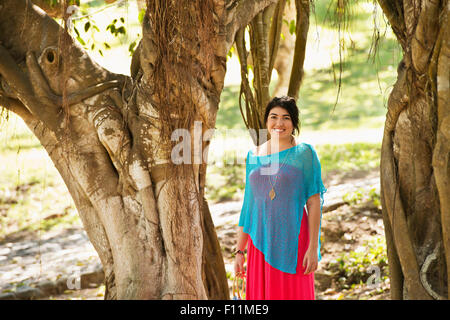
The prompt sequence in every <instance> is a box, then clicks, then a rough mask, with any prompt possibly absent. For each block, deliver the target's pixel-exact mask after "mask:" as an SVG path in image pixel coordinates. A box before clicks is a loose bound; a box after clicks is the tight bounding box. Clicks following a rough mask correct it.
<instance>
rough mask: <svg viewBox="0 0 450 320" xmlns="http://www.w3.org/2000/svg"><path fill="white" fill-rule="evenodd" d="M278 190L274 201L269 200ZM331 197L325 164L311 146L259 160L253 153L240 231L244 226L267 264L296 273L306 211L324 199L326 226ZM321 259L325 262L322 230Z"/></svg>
mask: <svg viewBox="0 0 450 320" xmlns="http://www.w3.org/2000/svg"><path fill="white" fill-rule="evenodd" d="M277 176H278V177H277ZM269 179H270V180H269ZM272 185H273V186H274V190H275V198H274V199H273V200H271V199H270V196H269V192H270V190H271V189H272ZM325 192H326V188H325V187H324V185H323V183H322V175H321V166H320V161H319V158H318V157H317V153H316V151H315V150H314V148H313V147H312V146H311V145H309V144H307V143H300V144H298V145H296V146H294V147H291V148H289V149H285V150H283V151H280V152H277V153H273V154H270V155H266V156H256V155H254V154H253V152H252V151H251V150H250V151H249V152H248V154H247V159H246V174H245V193H244V202H243V205H242V210H241V214H240V217H239V226H241V227H244V228H243V231H244V232H245V233H247V234H249V236H250V237H251V239H252V241H253V244H254V245H255V247H256V248H258V249H259V250H260V251H261V252H262V253H263V254H264V258H265V260H266V262H267V263H269V264H270V265H271V266H272V267H274V268H276V269H278V270H280V271H283V272H286V273H291V274H295V273H296V268H297V254H298V237H299V233H300V225H301V221H302V216H303V209H304V207H305V205H306V201H307V200H308V199H309V197H311V196H312V195H315V194H320V221H321V222H320V225H321V224H322V207H323V194H324V193H325ZM318 256H319V261H320V260H321V258H322V257H321V255H320V229H319V243H318Z"/></svg>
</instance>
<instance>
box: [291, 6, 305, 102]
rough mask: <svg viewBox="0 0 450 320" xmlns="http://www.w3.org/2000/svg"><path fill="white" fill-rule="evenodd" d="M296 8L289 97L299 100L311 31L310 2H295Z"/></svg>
mask: <svg viewBox="0 0 450 320" xmlns="http://www.w3.org/2000/svg"><path fill="white" fill-rule="evenodd" d="M295 8H296V10H297V22H296V27H295V35H296V39H295V49H294V61H293V63H292V71H291V77H290V80H289V89H288V96H291V97H294V98H295V99H297V98H298V91H299V90H300V85H301V82H302V80H303V74H304V71H303V64H304V62H305V55H306V41H307V38H308V30H309V0H295Z"/></svg>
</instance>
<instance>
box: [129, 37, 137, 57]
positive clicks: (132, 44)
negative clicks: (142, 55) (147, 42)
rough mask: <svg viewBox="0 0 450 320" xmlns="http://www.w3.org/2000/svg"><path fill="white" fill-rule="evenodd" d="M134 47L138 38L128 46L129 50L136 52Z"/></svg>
mask: <svg viewBox="0 0 450 320" xmlns="http://www.w3.org/2000/svg"><path fill="white" fill-rule="evenodd" d="M134 47H136V40H134V41H133V42H132V43H130V45H129V46H128V51H129V52H130V53H131V54H133V53H134Z"/></svg>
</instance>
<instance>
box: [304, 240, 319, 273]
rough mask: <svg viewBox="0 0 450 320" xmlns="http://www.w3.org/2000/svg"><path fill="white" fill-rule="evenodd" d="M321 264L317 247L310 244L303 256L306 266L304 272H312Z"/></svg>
mask: <svg viewBox="0 0 450 320" xmlns="http://www.w3.org/2000/svg"><path fill="white" fill-rule="evenodd" d="M318 265H319V257H318V255H317V247H315V246H309V247H308V250H306V252H305V257H304V258H303V267H304V268H305V271H304V274H310V273H312V272H314V271H316V270H317V266H318Z"/></svg>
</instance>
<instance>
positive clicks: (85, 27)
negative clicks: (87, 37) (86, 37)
mask: <svg viewBox="0 0 450 320" xmlns="http://www.w3.org/2000/svg"><path fill="white" fill-rule="evenodd" d="M90 27H91V23H90V22H89V21H88V22H86V23H85V24H84V32H88V30H89V28H90Z"/></svg>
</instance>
